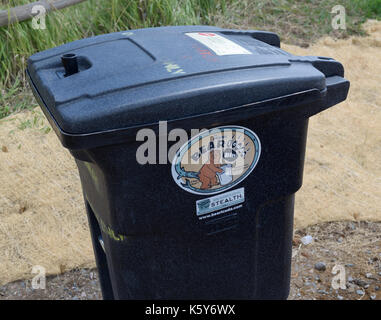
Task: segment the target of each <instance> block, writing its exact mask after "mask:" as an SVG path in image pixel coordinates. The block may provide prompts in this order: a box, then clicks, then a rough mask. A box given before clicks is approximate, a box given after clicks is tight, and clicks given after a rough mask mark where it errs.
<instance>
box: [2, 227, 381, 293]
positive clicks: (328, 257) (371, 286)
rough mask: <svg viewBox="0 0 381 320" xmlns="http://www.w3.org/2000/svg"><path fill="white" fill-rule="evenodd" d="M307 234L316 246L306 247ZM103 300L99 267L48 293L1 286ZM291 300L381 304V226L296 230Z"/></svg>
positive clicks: (49, 284) (53, 284)
mask: <svg viewBox="0 0 381 320" xmlns="http://www.w3.org/2000/svg"><path fill="white" fill-rule="evenodd" d="M306 236H311V237H312V239H313V240H312V243H310V244H303V243H302V240H303V239H305V238H304V237H306ZM335 265H336V266H342V267H343V269H342V270H344V274H343V275H344V279H345V282H344V285H345V289H342V288H339V289H334V288H333V287H332V281H333V277H334V276H335V275H334V274H332V270H333V267H334V266H335ZM319 266H320V267H319ZM316 268H318V269H316ZM341 272H342V271H341ZM101 298H102V295H101V292H100V288H99V283H98V274H97V272H96V269H75V270H72V271H70V272H67V273H64V274H61V275H57V276H50V277H48V278H47V280H46V289H45V290H33V289H32V286H31V281H29V280H23V281H16V282H12V283H9V284H7V285H4V286H2V287H0V300H18V299H20V300H24V299H29V300H40V299H50V300H52V299H54V300H99V299H101ZM289 299H290V300H369V299H371V300H381V223H375V222H364V221H363V222H329V223H324V224H319V225H314V226H311V227H308V228H305V229H301V230H296V231H295V236H294V241H293V258H292V272H291V290H290V296H289Z"/></svg>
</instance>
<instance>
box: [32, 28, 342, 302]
mask: <svg viewBox="0 0 381 320" xmlns="http://www.w3.org/2000/svg"><path fill="white" fill-rule="evenodd" d="M203 37H206V38H208V39H206V40H205V39H204V38H203ZM211 38H213V39H211ZM220 38H222V40H221V39H220ZM168 39H169V40H168ZM226 39H227V41H226ZM116 42H117V44H115V43H116ZM230 42H232V43H233V44H232V43H230ZM126 43H127V45H126ZM114 45H115V47H114ZM171 46H174V47H173V48H171ZM116 51H117V52H116ZM115 52H116V53H115ZM121 52H123V53H124V52H125V53H126V56H125V58H124V59H126V60H128V59H130V60H131V61H128V62H126V65H123V63H125V62H124V60H123V61H122V60H120V54H121ZM142 52H144V53H142ZM64 53H65V54H66V53H77V54H78V56H79V57H78V60H79V71H80V72H79V73H77V74H73V75H70V76H67V77H65V76H63V75H64V71H63V70H62V67H61V65H60V64H59V57H60V56H61V55H62V54H64ZM128 54H129V55H128ZM114 55H115V56H114ZM102 59H103V60H102ZM113 60H115V61H113ZM102 62H103V67H104V68H105V69H102V66H100V67H98V64H102ZM115 65H116V66H115ZM123 68H125V69H123ZM110 69H112V70H111V71H110ZM118 69H119V70H118ZM160 70H164V71H160ZM121 71H123V72H121ZM107 72H111V73H109V74H104V73H107ZM27 73H28V75H29V80H30V83H31V86H32V89H33V91H34V93H35V96H36V98H37V99H38V100H39V103H40V105H41V107H42V109H43V111H44V113H45V115H46V116H47V118H48V119H49V121H50V123H51V124H52V126H53V128H54V129H55V131H56V133H57V135H58V137H59V138H60V139H61V141H62V143H63V145H64V146H65V147H67V148H68V149H69V150H70V152H71V153H72V155H73V156H74V158H75V160H76V163H77V166H78V169H79V174H80V178H81V183H82V188H83V194H84V199H85V205H86V210H87V214H88V217H89V226H90V230H91V234H92V240H93V246H94V252H95V256H96V260H97V266H98V269H99V275H100V281H101V286H102V292H103V296H104V298H105V299H286V298H287V296H288V292H289V284H290V266H291V244H292V233H293V211H294V197H295V193H296V191H297V190H298V189H299V188H300V187H301V185H302V176H303V164H304V156H305V146H306V137H307V128H308V119H309V117H310V116H312V115H314V114H316V113H318V112H320V111H322V110H324V109H326V108H328V107H330V106H332V105H334V104H336V103H338V102H340V101H342V100H344V99H345V98H346V95H347V91H348V88H349V83H348V81H347V80H345V79H344V78H343V68H342V66H341V65H340V64H339V63H338V62H336V61H334V60H332V59H328V58H321V57H295V56H292V55H290V54H288V53H286V52H284V51H282V50H281V49H279V39H278V38H277V37H276V35H274V34H271V33H266V32H258V31H239V30H226V29H219V28H214V27H205V26H193V27H166V28H153V29H144V30H133V31H131V32H123V33H116V34H111V35H106V36H101V37H95V38H92V39H86V40H81V41H77V42H74V43H72V44H68V45H64V46H62V47H58V48H55V49H51V50H48V51H46V52H43V53H40V54H37V55H35V56H33V57H32V58H31V59H30V61H29V64H28V70H27ZM107 76H108V77H109V79H108V80H107V78H108V77H107ZM97 79H99V81H98V82H97ZM92 80H94V82H93V83H91V81H92ZM89 82H90V83H89ZM80 84H84V85H83V87H82V88H79V87H78V86H79V85H80ZM163 120H167V121H168V123H167V131H171V130H173V129H175V128H181V129H183V130H184V131H185V132H186V133H187V134H188V136H189V140H188V141H187V143H185V144H184V145H183V146H181V147H180V148H177V149H176V152H175V154H176V156H175V159H177V158H178V157H180V154H181V152H182V150H185V151H184V152H188V151H187V150H188V149H189V150H191V149H190V147H189V148H188V146H189V145H190V143H191V141H193V140H192V139H195V138H194V137H193V138H192V135H191V130H192V129H203V128H206V129H207V130H206V131H205V132H206V133H202V134H201V136H200V137H207V136H208V135H211V134H212V133H211V132H212V130H213V129H214V130H215V129H216V128H217V129H219V130H225V131H223V132H225V134H226V135H224V137H226V136H227V133H228V132H233V136H234V137H239V134H238V131H239V130H243V131H242V132H243V133H244V137H245V140H244V141H245V145H246V146H247V145H248V144H247V143H246V142H247V141H249V140H250V139H252V141H251V142H252V143H253V144H252V145H250V146H249V147H246V149H244V151H245V153H244V154H245V157H246V156H247V154H251V152H254V151H255V154H254V155H253V160H252V161H251V162H250V163H249V165H250V166H249V167H247V166H246V164H245V165H244V167H245V170H246V171H245V173H244V174H242V175H241V176H240V177H238V175H237V176H232V173H231V172H232V171H231V170H232V167H231V165H229V164H228V165H225V166H224V167H223V169H215V170H218V172H217V173H218V174H217V173H216V177H213V179H215V182H213V183H214V185H213V183H212V182H211V181H212V180H205V181H207V182H205V181H201V180H202V179H201V169H200V171H198V172H197V175H196V176H192V177H191V174H192V173H191V172H185V173H184V171H182V169H184V167H182V165H181V162H176V160H175V159H173V160H174V161H173V163H164V164H144V165H142V164H140V163H139V162H138V161H137V151H138V149H139V147H141V145H142V141H137V139H136V135H137V133H138V131H139V130H140V129H142V128H147V129H150V130H152V132H154V133H156V134H155V136H154V141H155V145H156V146H160V145H161V143H162V141H163V139H164V140H166V141H167V148H166V149H170V148H171V147H172V146H174V145H175V144H176V143H177V141H176V140H175V141H168V138H167V135H166V132H164V133H163V132H161V131H160V129H159V126H158V123H159V121H163ZM235 130H238V131H235ZM235 133H237V135H234V134H235ZM197 137H198V136H197V135H196V138H197ZM216 137H217V136H216ZM250 137H251V138H250ZM203 139H204V138H203ZM223 139H225V138H222V140H223ZM235 139H236V140H235V141H234V138H233V140H231V141H234V142H237V141H239V139H238V138H235ZM200 141H201V144H202V141H203V140H202V139H201V138H200ZM249 142H250V141H249ZM251 142H250V143H251ZM226 143H228V141H226ZM214 147H215V146H214V145H213V147H211V150H212V151H210V150H209V152H210V154H209V157H211V154H212V152H214V151H213V150H214V149H213V148H214ZM250 148H251V149H250ZM225 149H226V148H225ZM225 149H223V157H224V158H225V157H226V158H228V157H229V156H226V155H227V154H230V153H225V151H226V150H225ZM229 150H230V151H231V150H235V151H237V150H238V148H235V147H234V148H230V149H229ZM250 150H251V151H250ZM253 150H254V151H253ZM235 151H233V154H235ZM159 153H160V152H159V147H158V148H157V150H156V159H158V158H160V155H159ZM202 153H203V150H202V149H200V154H202ZM235 157H239V156H237V155H235ZM179 159H180V158H179ZM245 159H246V158H245ZM179 161H180V160H179ZM177 163H180V165H178V166H176V164H177ZM233 166H234V164H233ZM217 167H218V166H217ZM219 168H220V167H219ZM197 170H198V169H197ZM183 173H184V174H189V176H184V177H183V176H181V174H183ZM237 177H238V178H237ZM192 179H193V180H192ZM197 179H198V180H200V183H198V180H197ZM185 182H186V183H185ZM188 182H189V183H188ZM229 201H232V202H229ZM224 202H226V203H227V204H226V203H224ZM228 202H229V203H231V204H229V203H228ZM212 203H213V205H214V204H215V205H216V207H215V208H214V209H212V207H211V206H212ZM102 245H103V246H102Z"/></svg>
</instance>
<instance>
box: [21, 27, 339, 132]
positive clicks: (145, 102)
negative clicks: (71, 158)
mask: <svg viewBox="0 0 381 320" xmlns="http://www.w3.org/2000/svg"><path fill="white" fill-rule="evenodd" d="M64 54H75V55H76V56H77V61H78V67H79V72H78V73H74V74H72V75H69V76H65V69H64V67H63V64H62V61H61V57H62V55H64ZM343 72H344V71H343V67H342V66H341V64H340V63H339V62H337V61H335V60H332V59H329V58H319V57H298V56H294V55H291V54H290V53H287V52H285V51H283V50H281V49H280V48H279V38H278V36H277V35H275V34H273V33H268V32H260V31H242V30H229V29H221V28H216V27H207V26H187V27H161V28H149V29H139V30H132V31H124V32H117V33H111V34H106V35H102V36H97V37H92V38H88V39H83V40H79V41H75V42H72V43H68V44H65V45H62V46H59V47H56V48H53V49H49V50H46V51H43V52H40V53H37V54H35V55H33V56H31V57H30V58H29V60H28V67H27V75H28V76H29V80H30V82H31V84H32V87H33V89H34V91H35V94H36V95H37V97H38V98H39V99H40V100H42V107H43V109H45V110H44V112H45V114H47V115H48V117H51V118H52V119H53V122H54V123H55V124H56V125H57V126H58V127H59V130H61V131H63V132H66V133H70V134H85V133H94V132H102V131H107V130H114V129H120V128H129V127H136V126H143V125H146V124H154V123H157V122H158V121H164V120H168V121H169V120H175V119H183V118H186V117H190V116H194V115H201V114H204V113H210V112H215V111H221V110H225V109H229V108H232V107H237V106H241V105H245V104H249V103H253V102H257V101H263V100H266V99H272V98H276V97H280V96H284V95H288V94H293V93H297V92H302V91H305V90H310V89H317V90H320V91H322V92H323V91H324V90H325V89H326V77H327V76H332V75H338V76H343ZM52 119H50V120H52Z"/></svg>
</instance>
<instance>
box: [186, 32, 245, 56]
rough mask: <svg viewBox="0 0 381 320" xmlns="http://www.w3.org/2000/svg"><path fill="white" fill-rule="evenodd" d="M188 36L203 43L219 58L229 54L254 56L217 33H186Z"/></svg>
mask: <svg viewBox="0 0 381 320" xmlns="http://www.w3.org/2000/svg"><path fill="white" fill-rule="evenodd" d="M186 35H187V36H188V37H191V38H193V39H195V40H197V41H199V42H201V43H202V44H203V45H205V46H207V47H208V48H209V49H211V50H213V51H214V52H215V54H216V55H218V56H225V55H229V54H252V53H251V52H250V51H248V50H246V49H245V48H243V47H241V46H240V45H238V44H236V43H235V42H233V41H231V40H229V39H226V38H224V37H222V36H220V35H219V34H216V33H210V32H192V33H186Z"/></svg>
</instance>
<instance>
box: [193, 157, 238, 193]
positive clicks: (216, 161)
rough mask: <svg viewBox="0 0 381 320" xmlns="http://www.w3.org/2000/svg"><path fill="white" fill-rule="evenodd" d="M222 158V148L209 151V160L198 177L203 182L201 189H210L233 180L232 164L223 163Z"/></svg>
mask: <svg viewBox="0 0 381 320" xmlns="http://www.w3.org/2000/svg"><path fill="white" fill-rule="evenodd" d="M220 159H221V151H220V150H211V151H210V152H209V161H207V163H205V164H204V165H203V166H202V167H201V169H200V171H199V172H198V179H199V180H200V182H201V187H200V189H202V190H205V189H210V188H212V187H214V186H217V185H221V186H224V185H226V184H229V183H230V182H232V180H233V176H232V170H231V169H232V166H231V165H229V164H227V165H221V163H220Z"/></svg>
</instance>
